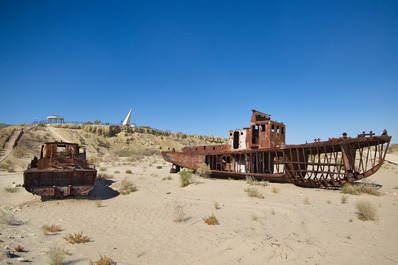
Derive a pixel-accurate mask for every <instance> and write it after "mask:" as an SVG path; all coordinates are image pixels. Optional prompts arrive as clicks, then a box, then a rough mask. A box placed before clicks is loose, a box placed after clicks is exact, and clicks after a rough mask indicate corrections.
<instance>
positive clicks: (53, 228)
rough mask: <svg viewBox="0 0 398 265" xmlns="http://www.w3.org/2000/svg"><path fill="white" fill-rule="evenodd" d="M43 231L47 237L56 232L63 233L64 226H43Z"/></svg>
mask: <svg viewBox="0 0 398 265" xmlns="http://www.w3.org/2000/svg"><path fill="white" fill-rule="evenodd" d="M41 229H42V230H43V233H44V234H45V235H47V234H48V233H56V232H61V231H62V226H61V225H50V226H48V225H43V226H42V227H41Z"/></svg>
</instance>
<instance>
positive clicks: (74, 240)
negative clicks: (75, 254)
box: [64, 231, 90, 244]
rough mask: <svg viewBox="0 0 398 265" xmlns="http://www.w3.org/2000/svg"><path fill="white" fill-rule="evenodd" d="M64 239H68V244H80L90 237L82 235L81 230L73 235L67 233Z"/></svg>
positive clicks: (87, 240)
mask: <svg viewBox="0 0 398 265" xmlns="http://www.w3.org/2000/svg"><path fill="white" fill-rule="evenodd" d="M64 239H65V240H66V241H68V242H69V243H70V244H81V243H87V242H89V241H90V238H89V237H88V236H83V231H81V232H80V233H76V234H73V235H72V234H69V235H68V236H66V237H64Z"/></svg>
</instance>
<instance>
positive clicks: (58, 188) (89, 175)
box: [24, 142, 97, 197]
mask: <svg viewBox="0 0 398 265" xmlns="http://www.w3.org/2000/svg"><path fill="white" fill-rule="evenodd" d="M96 179H97V170H96V169H95V166H90V165H89V164H88V163H87V160H86V148H85V147H84V146H79V145H78V144H75V143H65V142H52V143H46V144H44V145H42V147H41V153H40V158H39V159H37V157H34V158H33V160H32V162H31V163H30V165H29V167H28V169H27V170H25V171H24V187H25V189H26V190H27V191H29V192H31V193H33V194H36V195H41V196H52V197H65V196H70V195H77V194H83V195H84V194H87V193H89V192H90V191H91V190H92V189H93V188H94V186H95V182H96Z"/></svg>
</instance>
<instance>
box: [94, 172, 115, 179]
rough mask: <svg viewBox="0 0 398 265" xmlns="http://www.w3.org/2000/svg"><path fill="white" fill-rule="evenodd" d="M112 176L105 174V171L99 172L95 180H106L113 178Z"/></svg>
mask: <svg viewBox="0 0 398 265" xmlns="http://www.w3.org/2000/svg"><path fill="white" fill-rule="evenodd" d="M113 178H114V176H113V175H111V174H106V173H100V174H98V176H97V180H106V179H113Z"/></svg>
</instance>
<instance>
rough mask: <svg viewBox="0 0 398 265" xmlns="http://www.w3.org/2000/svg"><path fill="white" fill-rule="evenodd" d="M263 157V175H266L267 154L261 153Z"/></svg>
mask: <svg viewBox="0 0 398 265" xmlns="http://www.w3.org/2000/svg"><path fill="white" fill-rule="evenodd" d="M261 155H262V157H263V173H266V171H267V170H266V169H265V152H261Z"/></svg>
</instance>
